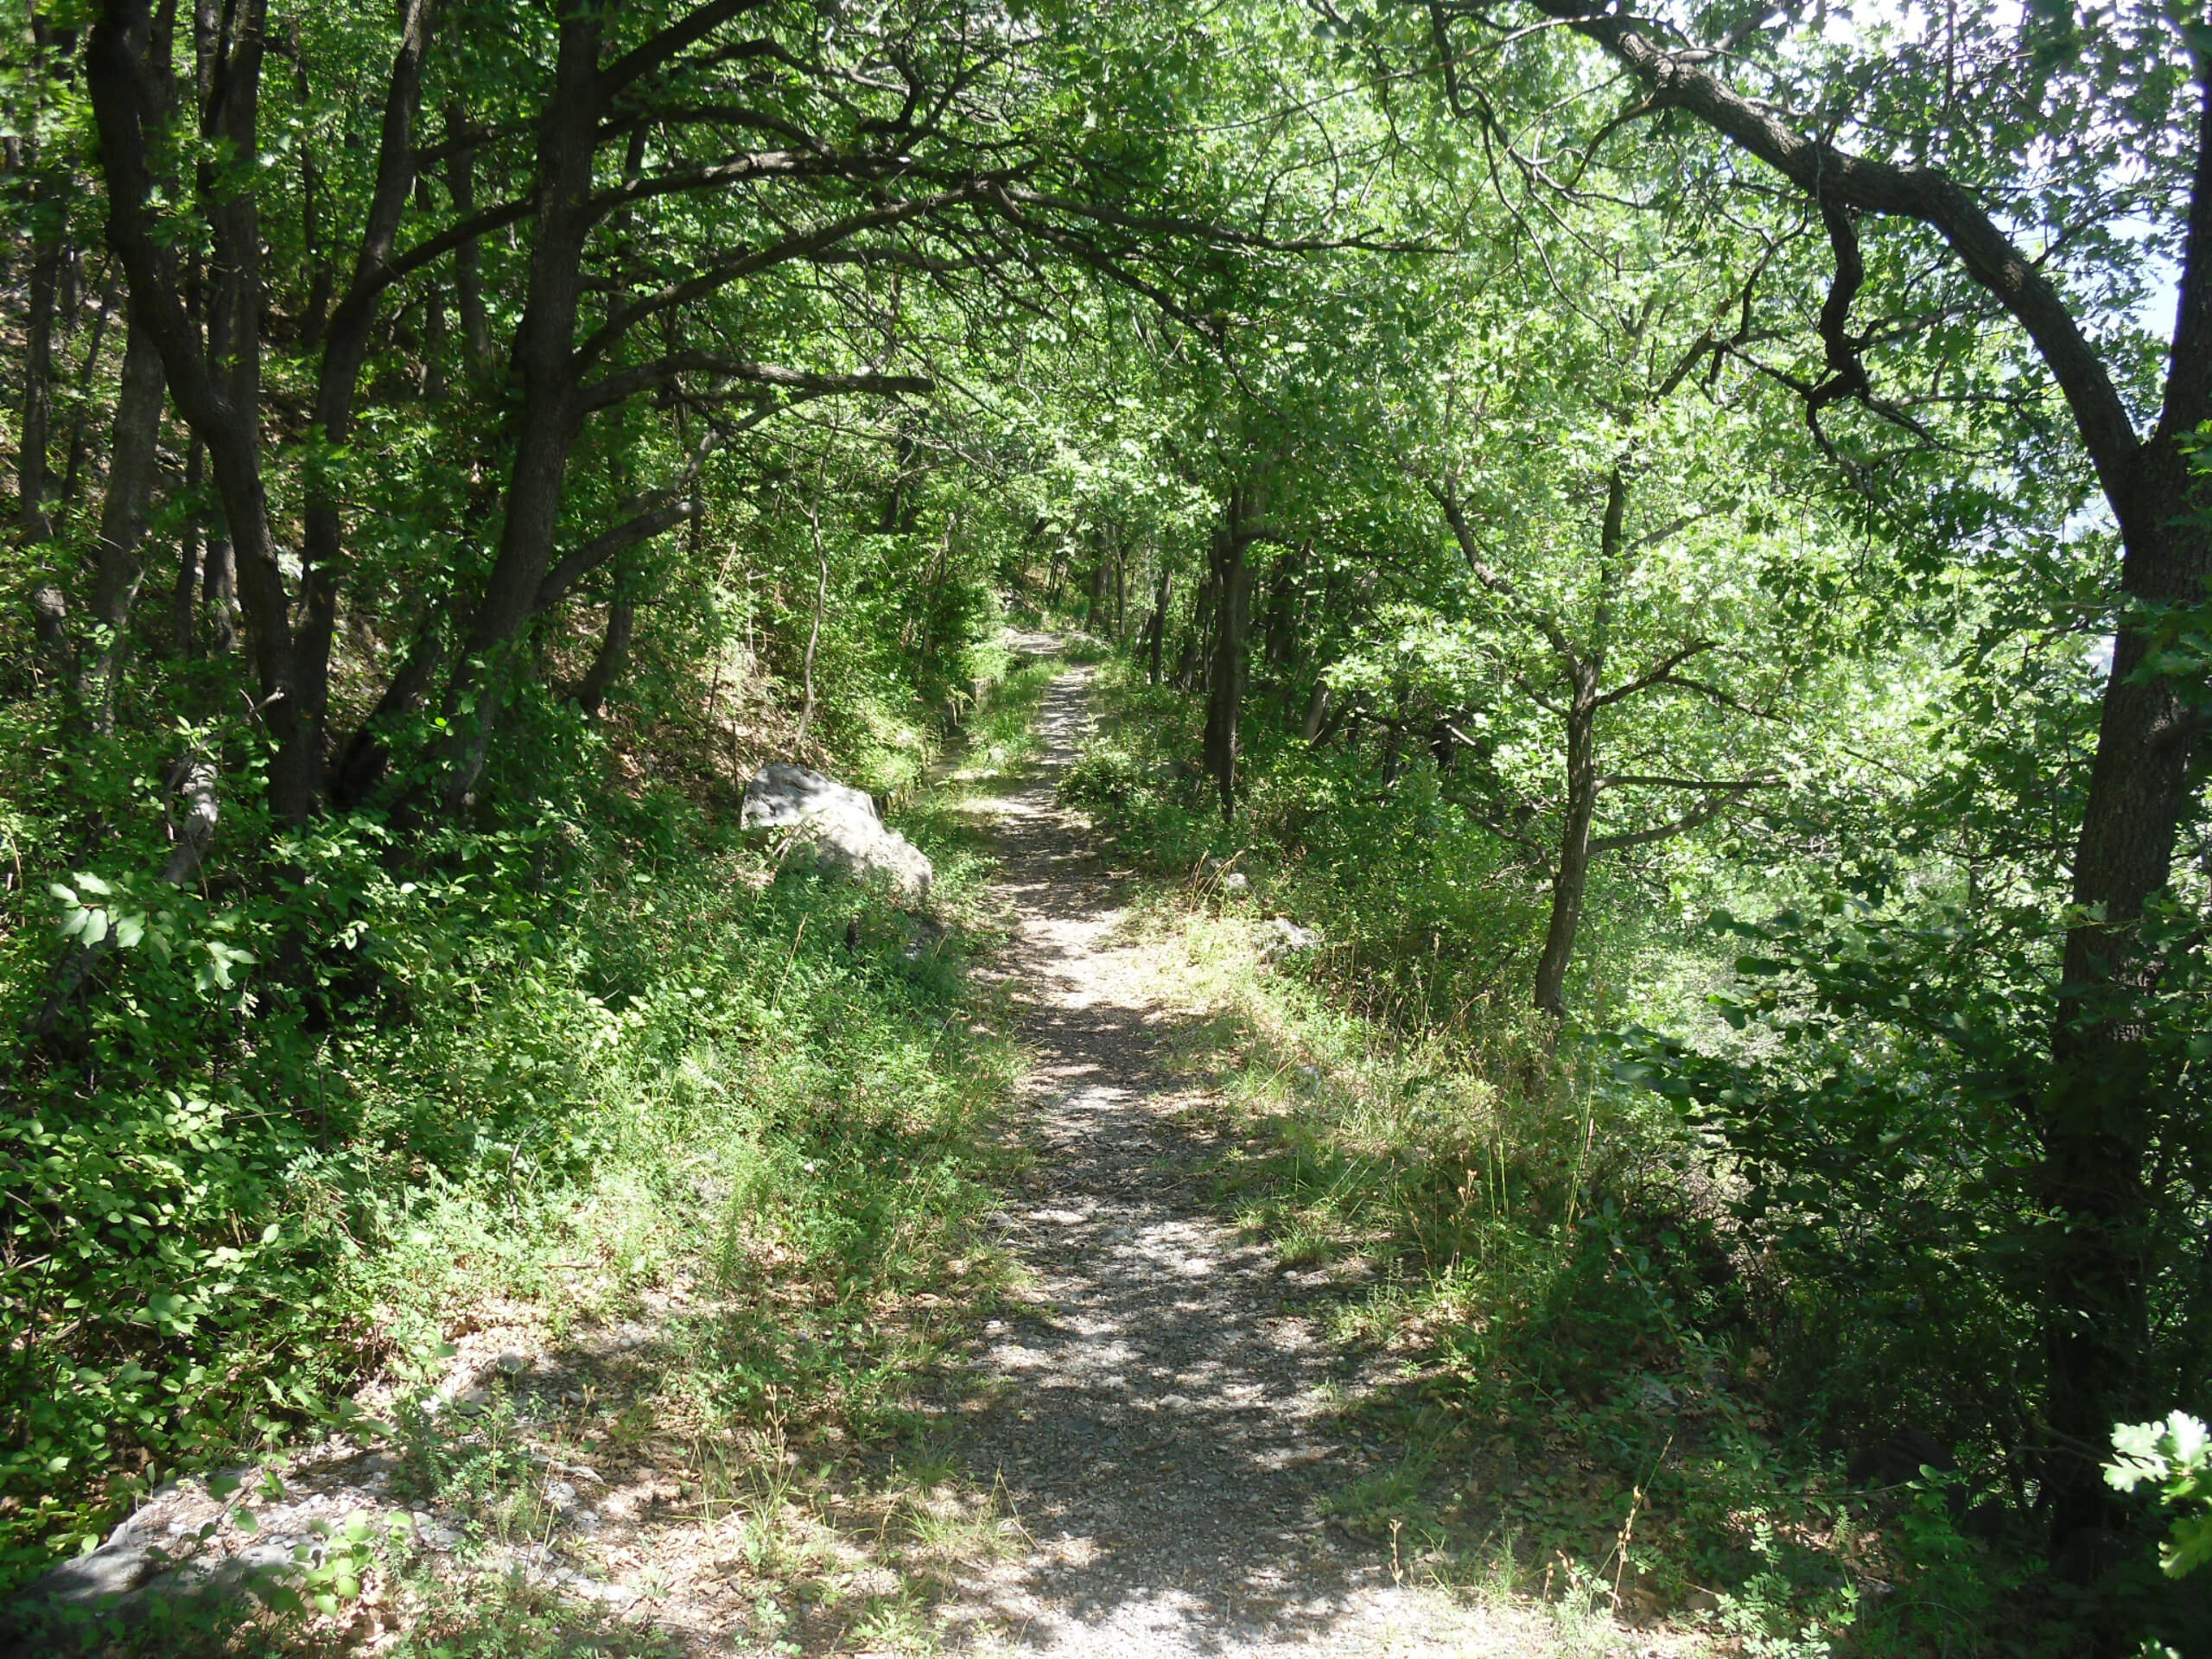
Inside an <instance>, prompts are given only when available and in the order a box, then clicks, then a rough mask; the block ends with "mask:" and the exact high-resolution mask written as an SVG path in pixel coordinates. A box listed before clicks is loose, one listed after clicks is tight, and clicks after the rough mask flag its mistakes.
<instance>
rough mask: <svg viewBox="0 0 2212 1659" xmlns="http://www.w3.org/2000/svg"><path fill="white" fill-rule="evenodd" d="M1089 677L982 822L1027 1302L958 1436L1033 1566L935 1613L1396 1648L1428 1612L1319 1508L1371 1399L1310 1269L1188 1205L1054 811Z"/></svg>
mask: <svg viewBox="0 0 2212 1659" xmlns="http://www.w3.org/2000/svg"><path fill="white" fill-rule="evenodd" d="M1084 679H1085V675H1084V673H1083V671H1076V672H1073V673H1071V674H1069V675H1066V676H1064V677H1062V678H1061V679H1060V680H1058V681H1057V682H1056V683H1054V685H1053V686H1052V690H1050V691H1049V692H1048V694H1047V696H1046V704H1045V708H1044V710H1043V716H1042V721H1041V730H1042V735H1043V737H1044V739H1045V741H1046V747H1047V753H1046V760H1045V762H1044V764H1043V766H1042V767H1041V768H1040V769H1039V774H1038V775H1037V776H1036V777H1035V778H1034V779H1033V780H1032V781H1031V782H1030V783H1029V784H1028V785H1027V787H1026V788H1025V789H1024V790H1023V791H1021V792H1020V794H1018V795H1017V796H1015V797H1014V798H1011V799H1009V800H1007V801H1004V802H1001V803H998V806H999V808H1000V810H1001V819H1000V828H999V832H998V851H999V853H1000V855H1001V858H1002V860H1003V861H1004V870H1003V875H1002V879H1001V883H1000V886H1001V891H1003V892H1004V893H1005V894H1006V896H1007V899H1008V900H1009V901H1010V903H1011V904H1012V906H1013V907H1014V915H1015V919H1016V923H1017V929H1018V931H1017V934H1016V938H1015V940H1014V944H1013V946H1012V948H1011V950H1010V951H1009V953H1008V957H1007V961H1006V963H1004V966H1003V970H1002V971H1003V972H1004V975H1005V976H1006V978H1007V981H1008V982H1009V984H1010V988H1012V990H1013V992H1014V1000H1015V1005H1016V1007H1017V1009H1018V1014H1017V1021H1018V1029H1019V1031H1020V1035H1021V1036H1022V1038H1023V1039H1025V1041H1026V1043H1027V1046H1029V1048H1030V1049H1031V1050H1032V1052H1033V1055H1034V1057H1035V1066H1034V1069H1033V1072H1032V1074H1031V1077H1030V1081H1029V1084H1028V1089H1029V1091H1030V1093H1031V1095H1032V1096H1033V1103H1032V1113H1033V1123H1034V1128H1033V1147H1034V1151H1035V1154H1036V1161H1035V1164H1034V1166H1033V1175H1032V1179H1031V1180H1030V1182H1029V1184H1028V1185H1027V1190H1026V1191H1024V1192H1022V1193H1021V1194H1020V1195H1019V1197H1018V1198H1016V1199H1015V1200H1014V1202H1013V1203H1011V1204H1010V1205H1009V1213H1008V1215H1007V1234H1006V1243H1007V1245H1008V1247H1009V1249H1011V1250H1012V1252H1013V1253H1014V1255H1016V1256H1018V1257H1019V1258H1020V1260H1021V1261H1022V1262H1024V1263H1025V1264H1026V1265H1027V1268H1029V1269H1030V1271H1031V1272H1032V1273H1033V1274H1034V1275H1035V1281H1036V1298H1035V1300H1034V1301H1033V1303H1032V1305H1031V1306H1029V1307H1028V1308H1027V1309H1023V1310H1018V1311H1014V1312H1012V1313H1009V1315H1008V1316H1007V1317H1006V1318H1003V1319H996V1320H993V1321H992V1322H991V1323H990V1324H989V1325H987V1326H986V1328H985V1332H984V1337H983V1343H982V1351H980V1352H979V1353H978V1354H977V1355H976V1358H975V1363H974V1368H973V1372H972V1375H971V1377H970V1379H969V1381H970V1383H971V1385H972V1386H973V1388H974V1389H975V1392H974V1393H972V1394H971V1395H969V1397H968V1398H967V1399H966V1400H964V1401H963V1402H960V1404H959V1406H958V1408H957V1409H956V1412H955V1417H956V1420H960V1421H964V1432H963V1433H962V1434H961V1435H960V1444H961V1447H962V1451H963V1457H964V1459H965V1460H966V1461H967V1463H968V1464H969V1470H970V1473H971V1475H972V1476H973V1477H974V1478H976V1480H977V1481H978V1482H979V1483H983V1484H988V1483H992V1482H997V1483H1001V1484H1002V1491H1003V1494H1004V1498H1005V1501H1006V1503H1007V1504H1008V1505H1009V1506H1010V1507H1011V1509H1012V1510H1013V1511H1014V1514H1015V1515H1016V1516H1018V1517H1019V1519H1020V1522H1021V1525H1022V1527H1023V1528H1024V1529H1025V1530H1026V1532H1027V1536H1028V1537H1029V1539H1030V1540H1031V1541H1033V1548H1031V1549H1030V1550H1028V1551H1027V1553H1026V1554H1025V1555H1024V1556H1023V1557H1022V1558H1021V1559H1020V1560H1018V1561H1014V1562H1011V1563H1007V1564H1004V1565H1002V1566H1001V1567H997V1568H995V1569H993V1570H990V1571H988V1572H984V1573H978V1574H976V1575H975V1576H974V1577H972V1578H971V1579H969V1580H968V1581H966V1582H965V1583H963V1586H962V1587H963V1592H965V1593H964V1594H963V1596H962V1597H959V1598H956V1599H954V1600H953V1601H952V1602H950V1604H948V1605H946V1606H945V1607H944V1609H943V1610H942V1611H943V1612H944V1614H945V1615H946V1616H947V1617H948V1618H949V1619H950V1622H951V1624H952V1625H953V1627H954V1628H955V1629H957V1628H958V1627H959V1626H960V1625H962V1624H966V1625H967V1626H969V1628H970V1629H971V1630H975V1632H976V1634H977V1635H982V1634H984V1633H985V1632H987V1631H994V1630H995V1632H996V1633H997V1634H998V1635H999V1636H1000V1637H1001V1638H1002V1639H1003V1638H1007V1637H1011V1638H1012V1639H1014V1640H1015V1641H1016V1642H1017V1643H1019V1644H1020V1645H1022V1646H1024V1647H1028V1648H1033V1649H1046V1650H1054V1651H1062V1652H1089V1651H1134V1652H1146V1653H1163V1652H1203V1653H1213V1652H1224V1651H1240V1652H1241V1651H1249V1650H1252V1649H1268V1648H1272V1647H1274V1646H1276V1645H1278V1644H1281V1645H1284V1646H1290V1645H1300V1646H1302V1645H1305V1644H1307V1643H1312V1642H1313V1641H1314V1640H1316V1639H1317V1638H1320V1639H1321V1645H1322V1646H1323V1647H1324V1648H1327V1647H1331V1646H1334V1645H1337V1643H1334V1642H1332V1641H1331V1640H1329V1639H1328V1637H1329V1635H1330V1633H1331V1632H1332V1631H1333V1630H1337V1627H1338V1626H1340V1625H1344V1624H1351V1625H1353V1626H1357V1627H1360V1629H1361V1630H1362V1631H1363V1632H1366V1633H1369V1634H1371V1635H1372V1636H1373V1637H1381V1636H1382V1635H1383V1630H1382V1629H1381V1628H1380V1626H1381V1624H1386V1623H1387V1624H1389V1625H1390V1626H1391V1627H1392V1629H1393V1630H1395V1634H1396V1636H1397V1637H1399V1638H1401V1639H1402V1638H1403V1637H1405V1636H1407V1635H1408V1634H1409V1633H1410V1632H1409V1631H1408V1624H1414V1625H1419V1624H1426V1623H1427V1615H1428V1614H1429V1613H1432V1612H1433V1611H1438V1610H1436V1609H1433V1608H1423V1607H1419V1606H1416V1605H1413V1604H1412V1602H1411V1601H1410V1599H1405V1600H1401V1599H1399V1598H1397V1597H1395V1595H1394V1594H1393V1593H1392V1591H1393V1577H1394V1574H1393V1563H1392V1560H1391V1558H1390V1554H1389V1548H1388V1546H1387V1545H1384V1546H1382V1547H1380V1548H1377V1547H1376V1545H1374V1544H1371V1543H1368V1542H1363V1541H1358V1540H1357V1539H1354V1538H1352V1537H1351V1536H1350V1535H1347V1534H1345V1533H1344V1532H1343V1531H1342V1530H1341V1529H1338V1528H1336V1527H1333V1526H1332V1525H1331V1524H1330V1523H1329V1522H1328V1521H1327V1519H1326V1516H1325V1498H1326V1497H1327V1496H1328V1495H1329V1494H1330V1493H1331V1492H1332V1491H1337V1490H1339V1489H1341V1488H1342V1487H1343V1486H1344V1484H1346V1483H1347V1482H1348V1481H1349V1480H1351V1479H1352V1478H1355V1477H1357V1475H1358V1474H1359V1473H1360V1472H1361V1471H1362V1470H1363V1466H1364V1465H1365V1461H1366V1460H1365V1458H1364V1454H1363V1453H1362V1452H1360V1450H1359V1449H1358V1447H1357V1445H1356V1444H1355V1443H1354V1442H1353V1441H1352V1440H1351V1439H1350V1438H1349V1434H1348V1431H1347V1428H1346V1426H1345V1425H1344V1423H1343V1422H1342V1421H1339V1418H1340V1411H1341V1407H1342V1406H1343V1404H1344V1402H1346V1400H1347V1399H1348V1398H1349V1397H1350V1396H1351V1395H1357V1394H1359V1393H1363V1392H1364V1391H1365V1390H1366V1389H1369V1388H1370V1387H1371V1386H1372V1385H1373V1383H1374V1381H1375V1379H1374V1378H1373V1377H1372V1376H1369V1375H1365V1374H1363V1369H1362V1367H1361V1365H1360V1363H1359V1362H1358V1361H1357V1359H1356V1358H1354V1357H1348V1356H1346V1355H1345V1354H1344V1353H1343V1352H1342V1351H1339V1350H1338V1349H1336V1348H1334V1347H1333V1346H1332V1344H1329V1343H1328V1342H1327V1341H1326V1340H1325V1334H1324V1331H1323V1328H1322V1325H1323V1318H1324V1316H1325V1305H1327V1304H1330V1303H1332V1302H1333V1301H1334V1300H1335V1294H1333V1292H1332V1289H1331V1288H1330V1287H1329V1284H1328V1280H1327V1274H1325V1272H1313V1273H1310V1274H1297V1273H1286V1272H1284V1271H1282V1270H1281V1269H1280V1268H1279V1267H1278V1266H1277V1263H1276V1258H1275V1255H1274V1251H1273V1250H1272V1249H1270V1248H1269V1247H1268V1246H1267V1245H1266V1244H1265V1243H1258V1242H1252V1241H1248V1240H1244V1239H1242V1238H1240V1237H1239V1236H1237V1235H1236V1233H1235V1232H1234V1231H1233V1230H1230V1229H1229V1228H1228V1227H1226V1226H1224V1224H1222V1223H1221V1222H1220V1221H1219V1220H1218V1219H1217V1218H1216V1217H1214V1216H1213V1215H1211V1214H1210V1213H1209V1211H1208V1210H1207V1208H1206V1207H1205V1203H1204V1200H1203V1198H1202V1196H1201V1192H1200V1189H1199V1186H1198V1176H1197V1166H1198V1164H1199V1163H1200V1162H1201V1161H1202V1160H1204V1159H1205V1158H1206V1157H1207V1156H1208V1155H1209V1154H1210V1149H1209V1148H1208V1147H1206V1146H1205V1144H1204V1143H1203V1141H1201V1140H1200V1138H1199V1136H1198V1135H1197V1134H1196V1133H1194V1132H1192V1130H1190V1129H1187V1128H1184V1127H1182V1126H1180V1125H1179V1124H1178V1123H1177V1122H1175V1120H1174V1118H1173V1116H1172V1107H1173V1094H1174V1091H1175V1087H1176V1085H1175V1084H1174V1082H1173V1078H1172V1077H1171V1075H1170V1073H1169V1071H1168V1069H1167V1066H1166V1057H1165V1049H1166V1042H1167V1040H1168V1039H1169V1038H1170V1037H1171V1036H1172V1035H1173V1033H1174V1031H1175V1030H1176V1029H1177V1027H1178V1025H1179V1023H1181V1022H1179V1021H1178V1020H1176V1018H1175V1017H1174V1016H1172V1015H1169V1014H1163V1013H1162V1012H1160V1010H1158V1009H1157V1008H1156V1007H1154V1006H1153V1005H1152V1004H1151V1001H1150V1000H1149V999H1148V997H1147V995H1146V990H1145V987H1144V986H1143V985H1142V983H1141V981H1133V980H1132V979H1131V978H1130V977H1129V976H1128V972H1127V968H1126V964H1123V963H1117V962H1116V961H1115V959H1114V958H1115V957H1116V952H1115V950H1114V947H1113V944H1112V936H1113V933H1114V930H1115V927H1116V923H1117V922H1118V921H1119V919H1120V893H1119V891H1118V889H1119V883H1118V882H1117V881H1116V880H1114V879H1113V877H1112V876H1111V875H1110V874H1109V873H1108V872H1107V871H1106V869H1105V868H1104V866H1103V862H1102V861H1101V860H1100V859H1099V858H1097V857H1096V855H1095V854H1094V853H1093V852H1092V851H1091V850H1090V842H1089V841H1088V838H1087V833H1086V830H1085V829H1084V826H1083V825H1082V824H1081V823H1080V822H1079V820H1077V819H1074V818H1072V817H1070V816H1069V815H1067V814H1065V813H1064V812H1063V811H1061V810H1060V809H1059V808H1058V806H1057V805H1056V804H1054V801H1053V796H1052V790H1053V785H1054V782H1055V780H1056V778H1057V775H1058V772H1059V771H1060V770H1061V769H1062V768H1064V767H1065V766H1066V764H1067V763H1068V762H1069V761H1070V760H1072V759H1073V758H1074V752H1075V747H1076V745H1077V741H1078V740H1079V736H1080V734H1081V731H1082V728H1083V724H1084ZM1394 1602H1396V1603H1399V1605H1379V1604H1389V1603H1394ZM1370 1626H1374V1627H1375V1628H1373V1629H1372V1630H1371V1631H1368V1627H1370ZM1340 1634H1342V1635H1345V1636H1350V1635H1352V1634H1353V1632H1352V1631H1351V1630H1344V1631H1342V1632H1340ZM1354 1645H1357V1646H1366V1645H1368V1643H1366V1642H1364V1641H1359V1642H1355V1643H1354Z"/></svg>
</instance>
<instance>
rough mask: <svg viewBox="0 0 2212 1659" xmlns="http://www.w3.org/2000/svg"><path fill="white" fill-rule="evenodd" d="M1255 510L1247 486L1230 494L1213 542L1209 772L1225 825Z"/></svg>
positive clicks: (1232, 794)
mask: <svg viewBox="0 0 2212 1659" xmlns="http://www.w3.org/2000/svg"><path fill="white" fill-rule="evenodd" d="M1252 509H1253V499H1252V493H1251V491H1250V490H1249V488H1248V487H1247V486H1242V485H1240V486H1237V487H1236V489H1234V490H1232V491H1230V495H1229V499H1228V501H1227V503H1226V504H1225V506H1224V512H1223V515H1222V523H1221V524H1220V525H1219V526H1217V528H1216V530H1215V531H1214V538H1213V570H1212V586H1213V588H1214V591H1215V592H1216V593H1217V594H1218V595H1219V599H1218V601H1217V605H1216V607H1215V627H1214V648H1213V662H1212V664H1211V666H1212V672H1211V675H1210V677H1208V680H1207V689H1206V731H1205V769H1206V772H1207V775H1208V776H1210V777H1211V778H1212V779H1213V780H1214V785H1215V787H1216V788H1217V790H1218V791H1220V794H1221V816H1222V817H1223V819H1224V821H1226V820H1228V819H1230V818H1233V817H1235V816H1236V747H1237V728H1238V725H1239V723H1240V721H1242V720H1243V713H1244V687H1245V681H1246V675H1247V669H1246V664H1245V660H1244V644H1245V636H1246V634H1247V633H1248V632H1249V629H1250V623H1251V609H1252V572H1251V568H1250V566H1249V565H1248V564H1247V563H1245V558H1244V556H1245V552H1246V550H1247V549H1248V548H1249V547H1250V545H1251V542H1252V537H1253V531H1254V524H1253V520H1254V517H1255V515H1254V512H1253V511H1252Z"/></svg>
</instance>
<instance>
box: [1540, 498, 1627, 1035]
mask: <svg viewBox="0 0 2212 1659" xmlns="http://www.w3.org/2000/svg"><path fill="white" fill-rule="evenodd" d="M1628 497H1629V480H1628V473H1627V470H1626V469H1625V468H1624V467H1623V466H1622V465H1621V464H1620V463H1618V461H1617V462H1615V463H1614V466H1613V468H1612V472H1611V475H1610V476H1609V477H1608V478H1607V479H1606V480H1605V518H1603V520H1602V521H1601V522H1600V523H1599V528H1598V596H1597V601H1596V603H1595V605H1594V606H1593V607H1592V613H1591V619H1590V639H1589V644H1588V645H1586V647H1585V648H1584V649H1583V650H1582V651H1581V652H1573V651H1571V650H1569V649H1568V648H1567V641H1566V640H1565V639H1555V640H1554V642H1553V647H1552V649H1553V653H1554V656H1555V657H1557V658H1558V659H1559V664H1560V669H1561V671H1563V672H1564V673H1565V675H1566V677H1567V711H1566V723H1567V815H1566V818H1565V821H1564V822H1563V823H1561V824H1560V836H1559V861H1558V864H1557V867H1556V868H1554V871H1553V873H1552V915H1551V921H1550V923H1549V925H1548V926H1547V927H1546V928H1545V930H1544V950H1543V954H1542V955H1541V956H1540V957H1537V959H1536V984H1535V998H1534V1001H1535V1004H1536V1006H1537V1007H1539V1008H1541V1009H1542V1010H1543V1011H1544V1012H1545V1013H1546V1014H1550V1015H1551V1016H1552V1018H1554V1020H1564V1019H1566V1018H1567V964H1568V963H1571V962H1572V961H1573V959H1574V936H1575V934H1576V932H1577V931H1580V928H1581V925H1582V900H1583V896H1584V894H1585V893H1586V892H1587V891H1588V889H1589V886H1590V829H1591V825H1592V823H1594V822H1595V820H1596V818H1597V816H1598V709H1599V691H1600V688H1601V687H1602V686H1603V684H1604V683H1605V657H1606V652H1607V649H1608V647H1609V646H1610V645H1611V635H1612V623H1613V602H1614V600H1615V598H1616V596H1617V594H1618V589H1619V587H1620V584H1621V582H1623V580H1624V577H1625V575H1626V569H1625V566H1626V554H1625V552H1624V548H1623V541H1624V532H1625V530H1626V526H1627V523H1628Z"/></svg>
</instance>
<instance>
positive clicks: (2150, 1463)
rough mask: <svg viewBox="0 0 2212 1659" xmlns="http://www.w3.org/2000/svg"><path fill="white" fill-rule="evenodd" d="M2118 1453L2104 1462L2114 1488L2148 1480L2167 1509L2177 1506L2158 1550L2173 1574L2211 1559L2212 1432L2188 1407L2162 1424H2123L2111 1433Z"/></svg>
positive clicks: (2179, 1574)
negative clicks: (2192, 1414)
mask: <svg viewBox="0 0 2212 1659" xmlns="http://www.w3.org/2000/svg"><path fill="white" fill-rule="evenodd" d="M2112 1445H2113V1452H2114V1453H2115V1454H2116V1455H2115V1456H2114V1457H2113V1460H2112V1461H2111V1462H2110V1463H2108V1464H2107V1465H2105V1478H2106V1479H2107V1481H2109V1482H2110V1483H2111V1484H2112V1486H2113V1491H2121V1492H2132V1491H2134V1490H2135V1489H2136V1488H2137V1487H2139V1486H2144V1485H2148V1486H2150V1487H2152V1489H2153V1490H2154V1491H2156V1492H2157V1493H2158V1503H2159V1506H2160V1507H2161V1508H2163V1509H2165V1510H2171V1511H2175V1512H2176V1513H2175V1514H2174V1516H2173V1519H2172V1521H2171V1522H2170V1523H2169V1525H2168V1526H2167V1529H2166V1541H2165V1542H2164V1544H2162V1545H2161V1546H2160V1547H2159V1549H2158V1566H2159V1567H2160V1569H2161V1570H2162V1571H2163V1572H2164V1573H2165V1574H2166V1576H2167V1577H2168V1578H2170V1579H2178V1578H2184V1577H2186V1576H2187V1575H2188V1574H2190V1573H2194V1572H2195V1571H2196V1569H2197V1568H2198V1567H2202V1566H2204V1565H2206V1564H2207V1563H2208V1562H2212V1514H2207V1513H2205V1511H2208V1510H2212V1436H2208V1434H2207V1433H2206V1431H2205V1427H2204V1425H2203V1424H2202V1422H2200V1421H2197V1420H2196V1418H2194V1417H2192V1416H2190V1414H2188V1413H2187V1412H2185V1411H2177V1412H2175V1413H2173V1414H2171V1415H2170V1416H2169V1417H2168V1418H2167V1419H2166V1421H2164V1422H2163V1423H2123V1424H2121V1425H2120V1427H2117V1428H2115V1429H2113V1432H2112Z"/></svg>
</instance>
